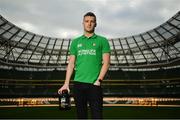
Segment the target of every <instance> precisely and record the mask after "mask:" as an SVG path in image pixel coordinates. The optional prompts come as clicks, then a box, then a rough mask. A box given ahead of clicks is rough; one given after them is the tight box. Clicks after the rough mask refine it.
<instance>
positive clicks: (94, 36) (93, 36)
mask: <svg viewBox="0 0 180 120" xmlns="http://www.w3.org/2000/svg"><path fill="white" fill-rule="evenodd" d="M82 37H83V38H88V39H90V38H96V37H97V35H96V34H95V33H94V34H93V35H92V36H91V37H86V36H85V35H82Z"/></svg>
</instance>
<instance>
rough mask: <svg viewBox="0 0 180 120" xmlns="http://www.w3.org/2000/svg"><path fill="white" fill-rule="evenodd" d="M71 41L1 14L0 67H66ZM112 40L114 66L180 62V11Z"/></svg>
mask: <svg viewBox="0 0 180 120" xmlns="http://www.w3.org/2000/svg"><path fill="white" fill-rule="evenodd" d="M70 43H71V39H63V38H52V37H47V36H42V35H38V34H35V33H32V32H29V31H26V30H23V29H21V28H19V27H17V26H16V25H14V24H13V23H11V22H9V21H7V20H6V19H5V18H3V17H2V16H0V68H12V67H13V68H14V67H17V68H36V69H62V70H65V68H66V65H67V63H68V55H69V51H68V50H69V46H70ZM109 43H110V45H111V68H112V69H113V68H114V69H122V68H128V69H129V68H132V69H138V68H161V67H167V66H177V65H180V11H179V12H178V13H176V14H175V15H174V16H173V17H172V18H170V19H169V20H168V21H167V22H165V23H163V24H162V25H160V26H158V27H156V28H154V29H152V30H149V31H146V32H144V33H141V34H138V35H133V36H128V37H124V38H111V39H109Z"/></svg>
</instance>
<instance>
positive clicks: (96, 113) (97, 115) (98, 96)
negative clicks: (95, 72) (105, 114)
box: [73, 82, 103, 119]
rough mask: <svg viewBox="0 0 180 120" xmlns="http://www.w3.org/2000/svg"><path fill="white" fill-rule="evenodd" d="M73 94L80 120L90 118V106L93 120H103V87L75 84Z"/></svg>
mask: <svg viewBox="0 0 180 120" xmlns="http://www.w3.org/2000/svg"><path fill="white" fill-rule="evenodd" d="M73 94H74V100H75V105H76V108H77V117H78V119H87V118H88V106H87V105H88V104H89V107H90V110H91V118H93V119H102V109H103V95H102V88H101V86H95V85H93V84H89V83H81V82H74V86H73Z"/></svg>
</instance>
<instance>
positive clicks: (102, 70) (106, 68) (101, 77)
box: [94, 53, 110, 85]
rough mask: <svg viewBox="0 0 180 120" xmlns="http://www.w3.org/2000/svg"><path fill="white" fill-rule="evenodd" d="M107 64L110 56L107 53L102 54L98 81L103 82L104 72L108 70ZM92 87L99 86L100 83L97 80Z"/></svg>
mask: <svg viewBox="0 0 180 120" xmlns="http://www.w3.org/2000/svg"><path fill="white" fill-rule="evenodd" d="M109 64H110V54H109V53H104V54H103V65H102V68H101V71H100V74H99V76H98V79H101V80H103V79H104V76H105V74H106V72H107V71H108V69H109ZM94 85H100V82H99V81H98V80H97V81H96V82H95V83H94Z"/></svg>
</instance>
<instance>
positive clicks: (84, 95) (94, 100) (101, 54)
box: [58, 12, 110, 119]
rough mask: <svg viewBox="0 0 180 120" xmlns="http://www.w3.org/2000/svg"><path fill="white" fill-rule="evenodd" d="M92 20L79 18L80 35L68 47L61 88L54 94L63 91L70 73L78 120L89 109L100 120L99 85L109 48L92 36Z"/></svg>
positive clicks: (94, 18)
mask: <svg viewBox="0 0 180 120" xmlns="http://www.w3.org/2000/svg"><path fill="white" fill-rule="evenodd" d="M96 25H97V23H96V16H95V14H94V13H92V12H88V13H86V14H85V15H84V18H83V27H84V34H83V35H82V36H80V37H78V38H76V39H74V40H73V41H72V43H71V46H70V58H69V63H68V66H67V71H66V79H65V82H64V85H63V86H62V87H61V88H60V89H59V90H58V92H59V93H62V90H64V89H67V90H68V91H69V82H70V78H71V75H72V73H73V70H74V69H75V78H74V82H73V94H74V100H75V105H76V108H77V117H78V118H84V119H85V118H87V113H88V112H87V111H88V106H87V104H89V106H90V110H91V117H92V118H99V119H101V118H102V109H103V94H102V88H101V83H102V81H103V78H104V76H105V74H106V72H107V70H108V68H109V63H110V46H109V43H108V40H107V39H106V38H104V37H102V36H99V35H96V34H95V33H94V31H95V27H96Z"/></svg>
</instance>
